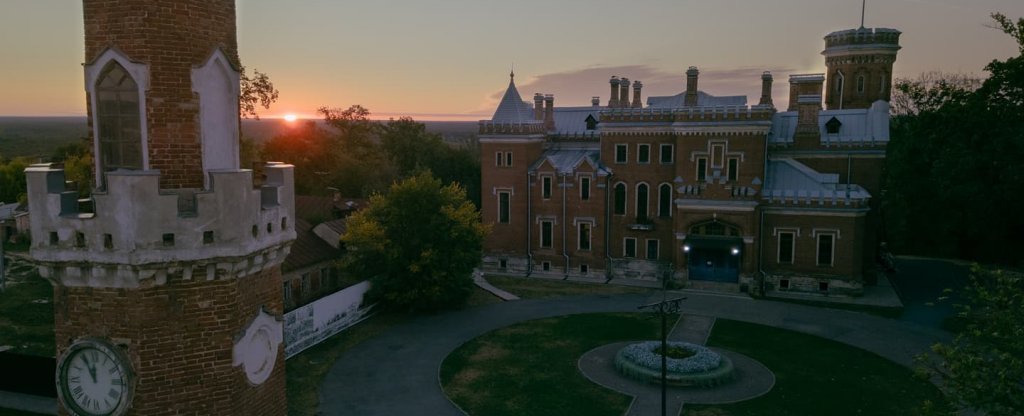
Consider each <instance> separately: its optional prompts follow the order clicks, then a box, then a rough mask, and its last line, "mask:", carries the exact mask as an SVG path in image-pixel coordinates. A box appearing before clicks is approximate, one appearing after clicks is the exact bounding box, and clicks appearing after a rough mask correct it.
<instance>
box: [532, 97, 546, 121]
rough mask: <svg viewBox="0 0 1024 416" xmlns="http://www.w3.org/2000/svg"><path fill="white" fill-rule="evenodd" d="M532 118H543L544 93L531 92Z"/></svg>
mask: <svg viewBox="0 0 1024 416" xmlns="http://www.w3.org/2000/svg"><path fill="white" fill-rule="evenodd" d="M533 119H534V120H543V119H544V94H541V93H539V92H537V93H534V94H533Z"/></svg>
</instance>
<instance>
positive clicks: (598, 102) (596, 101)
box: [590, 97, 601, 107]
mask: <svg viewBox="0 0 1024 416" xmlns="http://www.w3.org/2000/svg"><path fill="white" fill-rule="evenodd" d="M590 105H591V106H594V107H600V106H601V97H590Z"/></svg>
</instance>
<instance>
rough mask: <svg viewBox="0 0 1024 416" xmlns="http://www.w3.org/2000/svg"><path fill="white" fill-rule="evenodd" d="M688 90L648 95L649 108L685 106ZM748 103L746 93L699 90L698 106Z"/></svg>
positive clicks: (743, 104)
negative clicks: (662, 94)
mask: <svg viewBox="0 0 1024 416" xmlns="http://www.w3.org/2000/svg"><path fill="white" fill-rule="evenodd" d="M685 100H686V92H685V91H684V92H681V93H679V94H676V95H669V96H660V97H647V108H679V107H685V105H684V103H685V102H686V101H685ZM745 105H747V96H746V95H729V96H722V97H716V96H714V95H711V94H708V93H706V92H704V91H697V106H698V107H716V106H745Z"/></svg>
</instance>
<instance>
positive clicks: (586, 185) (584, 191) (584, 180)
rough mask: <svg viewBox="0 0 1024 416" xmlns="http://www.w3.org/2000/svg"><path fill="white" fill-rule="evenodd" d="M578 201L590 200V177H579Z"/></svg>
mask: <svg viewBox="0 0 1024 416" xmlns="http://www.w3.org/2000/svg"><path fill="white" fill-rule="evenodd" d="M580 200H581V201H589V200H590V177H589V176H580Z"/></svg>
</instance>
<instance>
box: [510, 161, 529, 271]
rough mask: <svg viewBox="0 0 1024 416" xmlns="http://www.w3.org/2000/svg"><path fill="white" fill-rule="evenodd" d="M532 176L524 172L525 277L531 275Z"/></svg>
mask: <svg viewBox="0 0 1024 416" xmlns="http://www.w3.org/2000/svg"><path fill="white" fill-rule="evenodd" d="M532 176H533V175H531V174H530V172H526V277H530V275H531V274H533V247H532V244H533V233H532V231H533V227H531V226H530V224H531V222H532V220H531V218H533V188H532V187H531V186H530V180H531V179H530V178H531V177H532ZM509 209H510V210H511V209H512V207H509Z"/></svg>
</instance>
